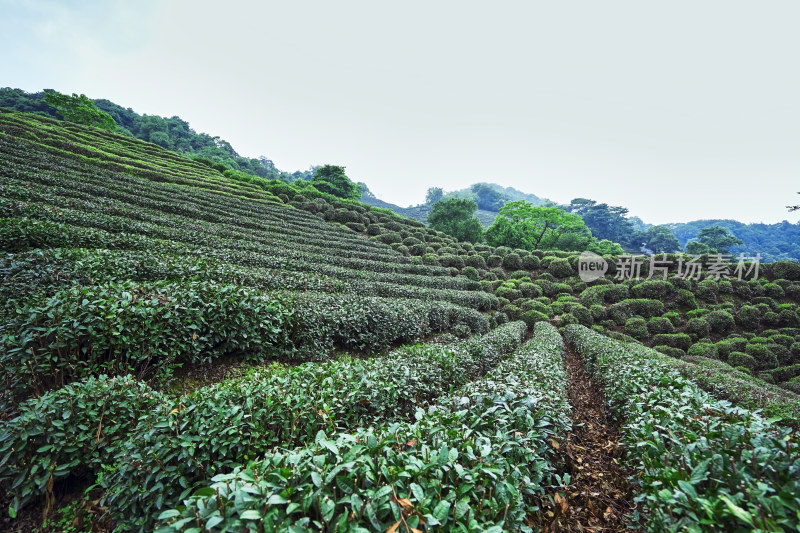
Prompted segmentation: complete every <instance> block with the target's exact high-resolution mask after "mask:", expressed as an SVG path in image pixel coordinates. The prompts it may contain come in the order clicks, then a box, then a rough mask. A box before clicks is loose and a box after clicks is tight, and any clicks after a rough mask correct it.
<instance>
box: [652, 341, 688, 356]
mask: <svg viewBox="0 0 800 533" xmlns="http://www.w3.org/2000/svg"><path fill="white" fill-rule="evenodd" d="M653 349H654V350H655V351H657V352H659V353H663V354H664V355H668V356H670V357H674V358H675V359H682V358H683V357H684V356H686V352H685V351H683V350H681V349H680V348H676V347H675V346H667V345H666V344H659V345H657V346H653Z"/></svg>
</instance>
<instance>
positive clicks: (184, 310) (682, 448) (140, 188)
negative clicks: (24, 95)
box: [0, 110, 800, 532]
mask: <svg viewBox="0 0 800 533" xmlns="http://www.w3.org/2000/svg"><path fill="white" fill-rule="evenodd" d="M0 180H1V181H0V187H1V188H2V189H1V190H2V194H0V246H2V250H3V252H4V255H3V257H2V258H0V293H1V294H2V298H0V302H2V303H1V304H0V319H2V320H0V327H2V331H1V332H0V334H2V346H0V350H1V351H0V373H1V375H2V379H3V382H4V387H3V393H2V398H0V401H1V402H2V406H3V409H2V413H3V414H2V419H1V420H0V424H1V425H0V484H1V488H2V491H0V492H2V494H0V498H2V504H3V506H4V507H6V506H7V507H8V508H9V518H7V519H5V520H6V521H5V522H0V524H2V528H3V529H9V530H33V529H34V528H38V527H42V528H43V529H42V530H45V531H58V530H68V529H67V526H68V527H70V528H73V529H72V530H73V531H89V530H119V531H127V530H134V531H152V530H160V531H204V530H208V531H352V532H356V531H532V530H546V531H570V530H581V529H588V530H601V529H602V530H610V531H622V530H625V528H626V527H627V526H628V525H631V526H632V527H636V528H641V529H649V530H653V531H678V530H693V531H702V530H716V529H715V528H719V527H722V528H723V529H725V530H730V531H736V530H742V531H744V530H752V529H761V530H766V531H792V530H795V529H796V527H797V525H798V522H799V520H798V517H800V514H798V512H800V486H798V481H797V480H798V479H800V476H798V474H800V458H799V457H798V447H797V438H796V434H795V430H796V428H797V427H798V426H799V425H800V424H799V423H798V421H799V420H800V402H799V401H798V400H800V398H798V396H797V395H796V394H795V392H796V391H798V385H797V384H798V379H800V316H798V305H797V304H798V301H800V265H798V264H797V263H791V262H782V263H774V264H771V265H761V277H760V278H759V279H751V280H742V281H740V280H738V279H735V277H734V278H733V279H724V278H722V279H720V280H713V279H701V280H695V279H691V278H687V277H685V276H684V277H681V276H679V275H677V274H678V272H677V271H676V270H675V269H674V268H673V269H672V270H671V271H670V272H669V276H668V277H667V279H666V280H655V279H651V280H647V281H645V280H626V281H619V280H616V279H614V278H613V277H612V275H613V261H611V263H612V273H611V275H609V276H607V277H606V279H601V280H597V281H594V282H592V283H590V284H587V283H585V282H583V281H581V280H580V278H579V277H578V276H577V270H576V265H577V262H578V258H577V256H575V255H573V254H567V253H561V252H552V251H534V252H529V251H523V250H511V249H507V248H490V247H488V246H485V245H471V244H468V243H458V242H455V241H454V240H453V239H452V238H450V237H448V236H446V235H444V234H441V233H436V232H433V231H430V230H428V229H427V228H425V227H424V225H422V224H421V223H419V222H417V221H413V220H409V219H404V218H402V217H399V216H397V215H395V214H393V213H391V212H388V211H385V210H381V209H375V208H371V207H369V206H365V205H362V204H359V203H356V202H346V201H342V200H340V199H337V198H335V197H332V196H329V195H326V194H323V193H320V192H319V191H317V190H316V189H314V188H313V187H311V186H309V185H308V184H300V185H294V184H293V185H288V184H285V183H282V182H278V181H270V180H264V179H261V178H257V177H254V176H250V175H247V174H242V173H238V172H231V171H223V172H220V170H218V169H216V168H211V167H209V166H206V165H204V164H202V163H198V162H195V161H192V160H189V159H186V158H184V157H181V156H178V155H176V154H174V153H172V152H169V151H167V150H164V149H162V148H160V147H158V146H155V145H153V144H149V143H145V142H141V141H137V140H135V139H131V138H130V137H125V136H121V135H116V134H113V133H108V132H104V131H99V130H93V129H91V128H86V127H82V126H77V125H71V124H68V123H64V122H58V121H54V120H50V119H47V118H43V117H38V116H33V115H26V114H21V113H12V112H7V111H3V110H0ZM672 259H677V258H674V257H673V258H672ZM645 267H646V264H645ZM644 274H645V276H646V274H647V269H646V268H645V270H644ZM559 328H561V329H560V330H559ZM729 402H733V403H734V404H735V406H734V405H732V404H731V403H729ZM762 415H763V416H762ZM769 417H776V418H775V419H770V420H767V418H769ZM777 417H780V419H778V418H777ZM43 516H45V517H47V520H46V521H45V523H44V524H42V520H43ZM59 524H60V525H59Z"/></svg>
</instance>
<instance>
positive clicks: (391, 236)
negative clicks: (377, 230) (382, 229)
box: [373, 231, 403, 244]
mask: <svg viewBox="0 0 800 533" xmlns="http://www.w3.org/2000/svg"><path fill="white" fill-rule="evenodd" d="M373 239H377V240H379V241H380V242H382V243H384V244H392V243H395V242H397V243H402V242H403V236H402V235H400V234H399V233H397V232H396V231H389V232H386V233H381V234H379V235H376V236H375V237H373Z"/></svg>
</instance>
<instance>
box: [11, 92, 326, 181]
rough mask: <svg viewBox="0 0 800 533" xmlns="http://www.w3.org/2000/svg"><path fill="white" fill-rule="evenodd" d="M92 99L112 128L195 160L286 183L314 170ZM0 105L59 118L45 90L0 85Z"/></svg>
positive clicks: (184, 125)
mask: <svg viewBox="0 0 800 533" xmlns="http://www.w3.org/2000/svg"><path fill="white" fill-rule="evenodd" d="M93 102H94V104H95V105H96V106H97V107H98V109H100V110H102V111H105V112H106V113H108V114H109V115H111V117H112V118H113V119H114V121H115V122H116V123H117V127H116V130H115V131H117V132H119V133H124V134H126V135H130V136H131V137H135V138H137V139H141V140H143V141H148V142H151V143H153V144H157V145H159V146H162V147H164V148H167V149H169V150H173V151H175V152H177V153H179V154H181V155H185V156H189V157H192V158H194V159H198V158H202V159H207V160H210V161H213V162H215V163H217V164H219V165H223V166H225V167H227V168H230V169H233V170H239V171H242V172H247V173H248V174H253V175H256V176H259V177H262V178H269V179H280V180H282V181H285V182H289V183H291V182H293V181H295V180H298V179H311V174H312V173H313V169H309V170H306V171H297V172H291V173H290V172H284V171H282V170H279V169H277V168H276V167H275V164H274V163H273V162H272V161H271V160H269V159H267V158H266V157H264V156H261V157H258V158H249V157H244V156H241V155H239V153H238V152H236V150H234V148H233V146H231V144H230V143H229V142H228V141H226V140H224V139H220V138H219V137H212V136H211V135H208V134H207V133H197V132H196V131H194V130H193V129H192V128H191V127H190V126H189V123H188V122H187V121H185V120H183V119H182V118H180V117H177V116H173V117H171V118H164V117H159V116H156V115H140V114H138V113H136V112H135V111H133V109H131V108H130V107H128V108H125V107H122V106H121V105H118V104H115V103H114V102H111V101H109V100H104V99H99V100H93ZM0 107H5V108H8V109H13V110H14V111H23V112H25V113H36V114H38V115H43V116H48V117H52V118H56V119H60V118H61V117H60V116H59V115H58V113H57V112H56V110H55V108H53V107H52V106H50V105H48V104H47V103H46V102H45V101H44V92H38V93H27V92H25V91H23V90H21V89H12V88H10V87H5V88H0Z"/></svg>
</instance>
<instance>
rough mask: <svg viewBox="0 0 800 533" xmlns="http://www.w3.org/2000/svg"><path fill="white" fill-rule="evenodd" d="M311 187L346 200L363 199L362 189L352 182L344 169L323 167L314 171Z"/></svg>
mask: <svg viewBox="0 0 800 533" xmlns="http://www.w3.org/2000/svg"><path fill="white" fill-rule="evenodd" d="M311 185H313V186H314V187H315V188H316V189H317V190H318V191H320V192H325V193H328V194H332V195H333V196H338V197H339V198H344V199H346V200H358V199H359V198H361V187H359V186H358V184H356V183H353V182H352V181H350V178H348V177H347V175H346V174H345V173H344V167H340V166H336V165H323V166H321V167H319V168H317V169H316V170H315V171H314V176H313V177H312V178H311Z"/></svg>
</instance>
